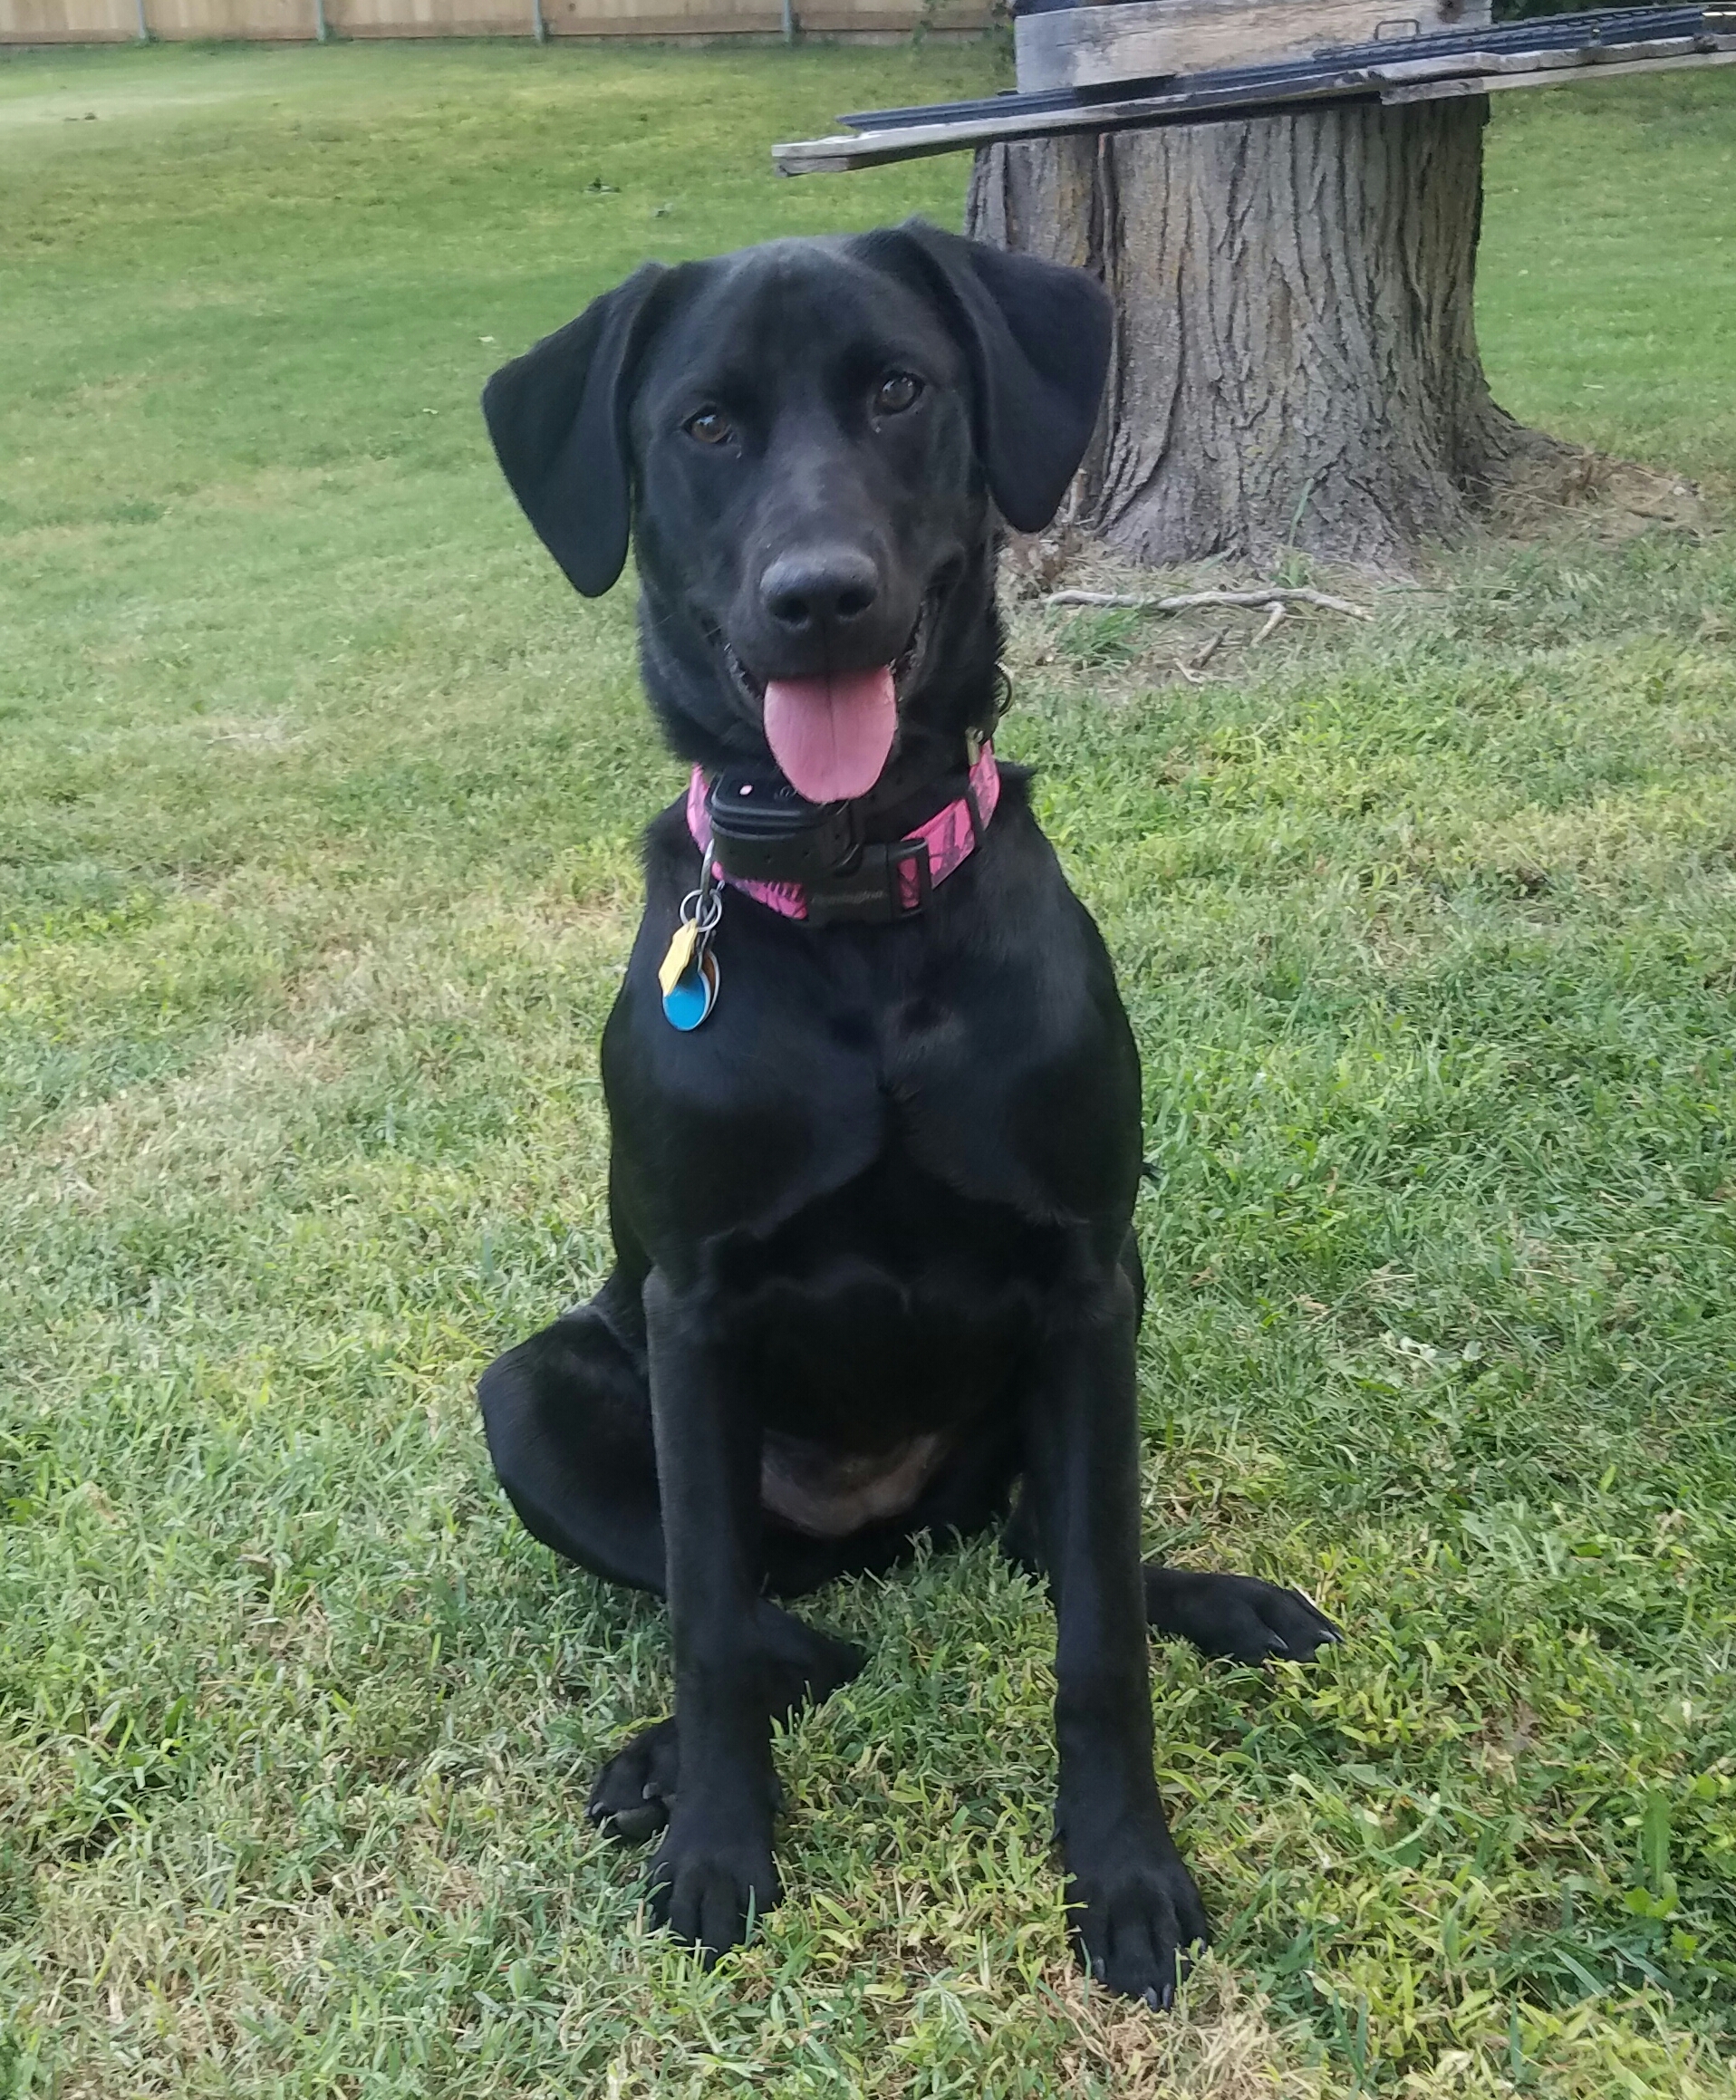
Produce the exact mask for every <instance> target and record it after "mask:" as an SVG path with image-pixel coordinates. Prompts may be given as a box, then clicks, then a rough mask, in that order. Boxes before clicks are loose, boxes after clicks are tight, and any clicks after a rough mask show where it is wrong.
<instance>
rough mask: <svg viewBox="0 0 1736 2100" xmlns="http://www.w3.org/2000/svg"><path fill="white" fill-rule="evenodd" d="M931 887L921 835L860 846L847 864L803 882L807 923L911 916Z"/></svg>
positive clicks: (879, 922)
mask: <svg viewBox="0 0 1736 2100" xmlns="http://www.w3.org/2000/svg"><path fill="white" fill-rule="evenodd" d="M933 892H934V882H933V878H932V874H931V870H930V866H929V843H928V841H927V840H926V839H924V838H913V839H893V840H891V841H890V842H888V843H886V844H884V845H872V846H863V849H862V852H861V854H860V855H859V857H858V858H857V859H856V860H855V861H854V862H852V864H851V865H850V867H849V868H848V869H844V870H839V871H838V872H836V873H834V874H830V875H825V876H822V877H821V879H820V880H819V881H815V882H810V883H809V884H808V886H807V922H808V924H809V925H810V926H833V925H835V924H836V923H837V922H838V921H839V920H855V921H856V922H857V923H858V924H861V923H863V922H865V923H867V924H869V925H873V926H892V925H895V924H896V923H897V921H898V920H901V919H914V918H915V917H916V916H917V914H918V913H919V912H920V911H921V910H922V908H923V907H924V905H926V904H927V902H928V901H929V899H930V897H931V896H932V894H933Z"/></svg>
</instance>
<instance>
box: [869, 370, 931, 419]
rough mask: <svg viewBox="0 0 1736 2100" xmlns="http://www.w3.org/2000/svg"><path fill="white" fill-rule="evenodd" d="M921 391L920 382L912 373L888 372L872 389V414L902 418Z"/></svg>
mask: <svg viewBox="0 0 1736 2100" xmlns="http://www.w3.org/2000/svg"><path fill="white" fill-rule="evenodd" d="M921 390H922V382H921V380H920V379H918V378H917V376H916V374H915V373H914V372H908V371H895V372H889V373H888V374H887V375H886V377H885V378H884V379H883V380H882V381H881V382H880V384H879V386H877V387H876V388H875V389H874V413H875V415H877V416H902V414H903V413H904V410H905V409H908V408H909V407H911V404H912V403H913V402H914V400H916V397H917V395H918V394H920V393H921Z"/></svg>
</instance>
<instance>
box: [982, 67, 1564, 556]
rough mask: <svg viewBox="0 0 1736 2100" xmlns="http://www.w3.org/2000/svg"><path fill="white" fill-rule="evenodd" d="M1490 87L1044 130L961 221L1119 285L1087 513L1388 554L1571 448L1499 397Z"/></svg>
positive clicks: (1263, 551) (1083, 513) (1263, 549)
mask: <svg viewBox="0 0 1736 2100" xmlns="http://www.w3.org/2000/svg"><path fill="white" fill-rule="evenodd" d="M1487 114H1488V100H1487V98H1486V97H1477V98H1474V99H1466V100H1461V101H1440V102H1423V103H1419V104H1415V105H1413V106H1411V107H1408V108H1397V109H1383V108H1381V107H1380V106H1379V105H1378V104H1371V103H1358V104H1354V105H1352V106H1350V107H1347V108H1342V109H1334V110H1324V111H1315V112H1308V113H1303V114H1298V115H1295V116H1281V117H1266V118H1259V119H1255V120H1248V121H1238V122H1230V123H1217V124H1202V125H1198V126H1186V127H1183V126H1177V127H1175V128H1173V129H1167V130H1152V131H1143V132H1142V131H1123V132H1110V133H1104V134H1101V135H1099V136H1097V137H1084V138H1075V139H1056V140H1030V141H1027V142H1022V143H1018V144H1015V145H1010V146H993V147H989V148H987V149H984V150H982V151H981V152H979V154H978V156H977V163H976V168H975V170H974V172H973V175H972V178H971V184H970V199H969V207H968V230H969V232H970V233H972V234H973V235H975V236H976V237H977V238H978V239H979V240H986V241H992V242H994V243H996V244H997V245H998V246H1002V247H1007V248H1015V249H1020V250H1025V251H1028V252H1030V253H1033V254H1037V255H1047V256H1050V257H1052V258H1053V259H1054V260H1056V261H1057V262H1066V263H1075V264H1078V265H1082V266H1083V267H1085V268H1086V269H1088V270H1091V271H1093V272H1094V273H1095V275H1097V276H1099V277H1100V278H1102V280H1103V281H1104V284H1106V285H1107V287H1108V288H1109V290H1110V292H1111V293H1112V294H1114V300H1115V307H1116V313H1117V324H1116V341H1115V350H1114V360H1113V362H1112V364H1111V368H1110V376H1109V383H1108V390H1107V393H1106V397H1105V400H1104V414H1103V418H1102V420H1101V421H1100V423H1099V426H1098V431H1097V437H1096V438H1095V442H1094V445H1093V448H1092V450H1091V453H1090V455H1089V456H1088V457H1087V458H1086V460H1085V466H1084V467H1083V468H1082V470H1081V478H1080V483H1079V486H1078V489H1077V492H1076V501H1077V509H1076V512H1075V515H1076V518H1077V522H1078V523H1079V524H1080V525H1083V526H1084V527H1085V529H1086V530H1087V531H1091V532H1094V533H1095V534H1096V535H1099V536H1101V537H1102V538H1103V539H1104V540H1106V541H1107V542H1108V543H1109V544H1111V545H1112V546H1114V547H1115V548H1117V549H1119V550H1120V551H1121V552H1123V553H1124V554H1128V555H1131V556H1132V557H1133V559H1134V560H1136V561H1141V562H1146V563H1151V564H1167V563H1175V562H1185V561H1193V560H1198V559H1200V558H1201V557H1203V556H1205V555H1208V554H1231V555H1234V556H1238V557H1246V558H1250V559H1253V560H1256V561H1269V560H1270V559H1271V558H1272V557H1273V556H1274V554H1278V553H1279V552H1281V551H1282V550H1283V549H1285V548H1288V547H1291V546H1294V547H1297V548H1300V549H1302V550H1304V551H1306V552H1307V553H1310V554H1317V555H1321V556H1324V557H1326V558H1327V559H1329V560H1332V561H1337V562H1345V563H1352V564H1358V565H1360V566H1363V567H1367V568H1372V569H1375V570H1382V571H1387V572H1396V573H1404V572H1406V571H1409V570H1411V569H1412V568H1413V567H1414V565H1415V563H1416V560H1417V557H1418V556H1419V554H1421V553H1422V552H1423V550H1424V549H1425V548H1426V547H1428V546H1429V545H1430V544H1436V543H1442V542H1451V541H1453V540H1455V539H1458V538H1461V536H1462V535H1464V533H1465V531H1466V530H1467V528H1468V527H1469V526H1470V525H1471V523H1472V520H1473V518H1474V516H1475V515H1476V513H1477V512H1478V511H1479V510H1480V509H1481V508H1483V507H1484V506H1486V505H1487V504H1488V502H1489V501H1490V496H1492V494H1493V493H1494V492H1495V491H1496V489H1497V488H1498V487H1499V486H1500V485H1501V484H1502V483H1503V482H1505V481H1507V480H1509V478H1510V477H1512V476H1513V475H1514V474H1515V473H1516V472H1518V471H1519V470H1521V469H1522V468H1523V467H1526V466H1527V465H1528V464H1540V463H1541V461H1542V459H1543V458H1548V457H1553V456H1556V455H1558V454H1560V453H1562V452H1563V451H1564V450H1565V449H1566V448H1561V447H1558V445H1557V444H1556V442H1555V440H1554V439H1552V438H1546V437H1544V436H1543V435H1541V433H1538V432H1536V431H1529V430H1526V429H1522V428H1521V427H1520V426H1519V424H1518V423H1516V422H1515V421H1514V420H1513V419H1512V418H1511V417H1510V416H1509V415H1508V414H1506V412H1505V411H1504V410H1502V409H1500V408H1498V407H1497V406H1496V404H1495V401H1494V400H1493V397H1492V396H1491V395H1490V390H1489V384H1488V381H1486V380H1485V378H1484V377H1483V369H1482V362H1481V360H1480V357H1479V355H1478V352H1477V332H1476V324H1475V318H1474V314H1473V311H1472V294H1473V289H1474V284H1475V276H1476V263H1477V236H1478V231H1479V226H1480V218H1481V213H1482V130H1483V126H1484V124H1485V122H1486V121H1487Z"/></svg>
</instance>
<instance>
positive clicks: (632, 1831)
mask: <svg viewBox="0 0 1736 2100" xmlns="http://www.w3.org/2000/svg"><path fill="white" fill-rule="evenodd" d="M680 1771H681V1752H680V1738H679V1737H678V1736H677V1735H676V1733H675V1723H674V1721H673V1720H672V1719H670V1720H660V1721H658V1722H656V1723H654V1724H653V1726H651V1728H648V1729H640V1731H639V1733H638V1734H637V1735H636V1736H634V1737H633V1738H632V1739H631V1740H630V1741H629V1742H627V1743H625V1744H624V1745H623V1746H622V1748H620V1749H618V1750H617V1751H616V1752H615V1754H614V1756H613V1757H612V1758H610V1760H609V1762H608V1763H607V1764H606V1765H605V1766H604V1767H603V1769H602V1771H600V1772H599V1773H598V1774H597V1780H596V1785H595V1786H594V1787H592V1789H591V1798H590V1800H589V1802H587V1803H586V1805H585V1811H584V1812H585V1814H586V1815H587V1816H589V1817H590V1818H591V1820H592V1822H593V1823H600V1824H601V1825H603V1828H604V1829H605V1830H607V1831H608V1833H609V1835H611V1836H612V1837H619V1838H622V1839H624V1840H625V1841H626V1842H627V1843H628V1844H629V1845H642V1844H643V1843H644V1842H645V1840H646V1839H647V1838H648V1837H651V1836H653V1835H655V1834H656V1833H657V1832H658V1831H660V1830H661V1828H662V1827H663V1825H665V1824H666V1823H667V1822H668V1821H669V1817H670V1809H671V1808H672V1807H673V1806H674V1805H675V1788H676V1783H677V1781H678V1780H679V1779H680Z"/></svg>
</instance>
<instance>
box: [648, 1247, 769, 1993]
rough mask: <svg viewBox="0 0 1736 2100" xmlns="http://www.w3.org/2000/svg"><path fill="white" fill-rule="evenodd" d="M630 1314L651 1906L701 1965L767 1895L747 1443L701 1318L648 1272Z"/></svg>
mask: <svg viewBox="0 0 1736 2100" xmlns="http://www.w3.org/2000/svg"><path fill="white" fill-rule="evenodd" d="M644 1303H645V1329H646V1338H647V1342H648V1344H649V1353H650V1368H651V1421H652V1427H653V1430H654V1431H655V1435H656V1440H657V1483H658V1493H659V1496H660V1498H661V1505H662V1516H663V1536H664V1541H665V1555H666V1563H667V1583H668V1594H669V1610H670V1624H671V1627H672V1630H673V1633H674V1641H675V1719H676V1726H677V1729H679V1731H680V1745H681V1776H680V1790H679V1792H678V1794H677V1796H676V1798H675V1802H674V1805H673V1806H672V1808H671V1810H670V1821H669V1828H668V1831H667V1832H666V1833H665V1835H664V1838H663V1842H662V1844H661V1845H659V1847H658V1849H657V1854H656V1856H655V1858H654V1859H653V1860H652V1862H651V1906H652V1912H653V1914H654V1915H655V1916H656V1918H657V1919H658V1922H660V1923H664V1924H667V1925H669V1926H670V1928H671V1929H672V1930H673V1931H674V1932H675V1933H676V1934H677V1935H678V1937H680V1939H683V1940H687V1941H692V1942H693V1943H694V1944H696V1945H697V1946H699V1948H701V1949H702V1950H703V1951H704V1953H705V1956H706V1959H707V1961H708V1963H709V1962H710V1961H711V1960H715V1959H716V1957H717V1956H718V1955H719V1954H721V1953H722V1952H723V1951H724V1950H725V1949H726V1948H728V1947H733V1946H734V1945H735V1944H736V1942H737V1941H739V1940H741V1939H744V1938H745V1937H746V1936H747V1929H748V1924H749V1921H750V1919H751V1918H752V1917H753V1916H756V1915H763V1913H764V1912H767V1910H769V1909H770V1908H771V1906H772V1905H773V1904H774V1903H776V1901H777V1898H778V1893H779V1891H778V1884H777V1870H776V1866H775V1865H774V1864H773V1863H772V1816H773V1811H774V1808H775V1806H776V1780H775V1778H774V1777H773V1773H772V1759H771V1715H770V1708H769V1703H768V1697H767V1686H766V1682H765V1677H766V1668H765V1655H764V1650H763V1646H762V1644H761V1643H760V1642H758V1641H757V1639H756V1636H755V1628H754V1608H755V1602H756V1599H757V1594H758V1589H759V1570H758V1523H759V1519H758V1505H759V1431H758V1425H757V1421H755V1420H754V1419H753V1418H752V1415H751V1412H750V1410H749V1409H748V1407H747V1401H746V1396H745V1395H744V1394H743V1392H741V1390H740V1385H739V1382H738V1380H737V1379H736V1378H734V1377H732V1376H731V1375H730V1374H729V1372H728V1367H727V1366H726V1365H725V1364H724V1363H722V1362H721V1361H720V1352H719V1346H718V1343H717V1339H716V1337H715V1335H714V1334H712V1333H711V1332H710V1331H709V1326H708V1324H707V1321H706V1318H705V1315H704V1312H703V1310H702V1308H701V1307H700V1306H699V1305H698V1304H696V1302H695V1301H694V1300H693V1299H692V1298H691V1297H690V1296H684V1295H682V1294H680V1293H679V1292H677V1291H676V1290H674V1289H673V1288H672V1287H671V1286H670V1283H669V1281H668V1279H667V1278H666V1277H664V1276H662V1275H661V1273H660V1272H658V1271H656V1270H653V1271H652V1272H651V1276H649V1277H648V1278H647V1279H646V1283H645V1289H644Z"/></svg>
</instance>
